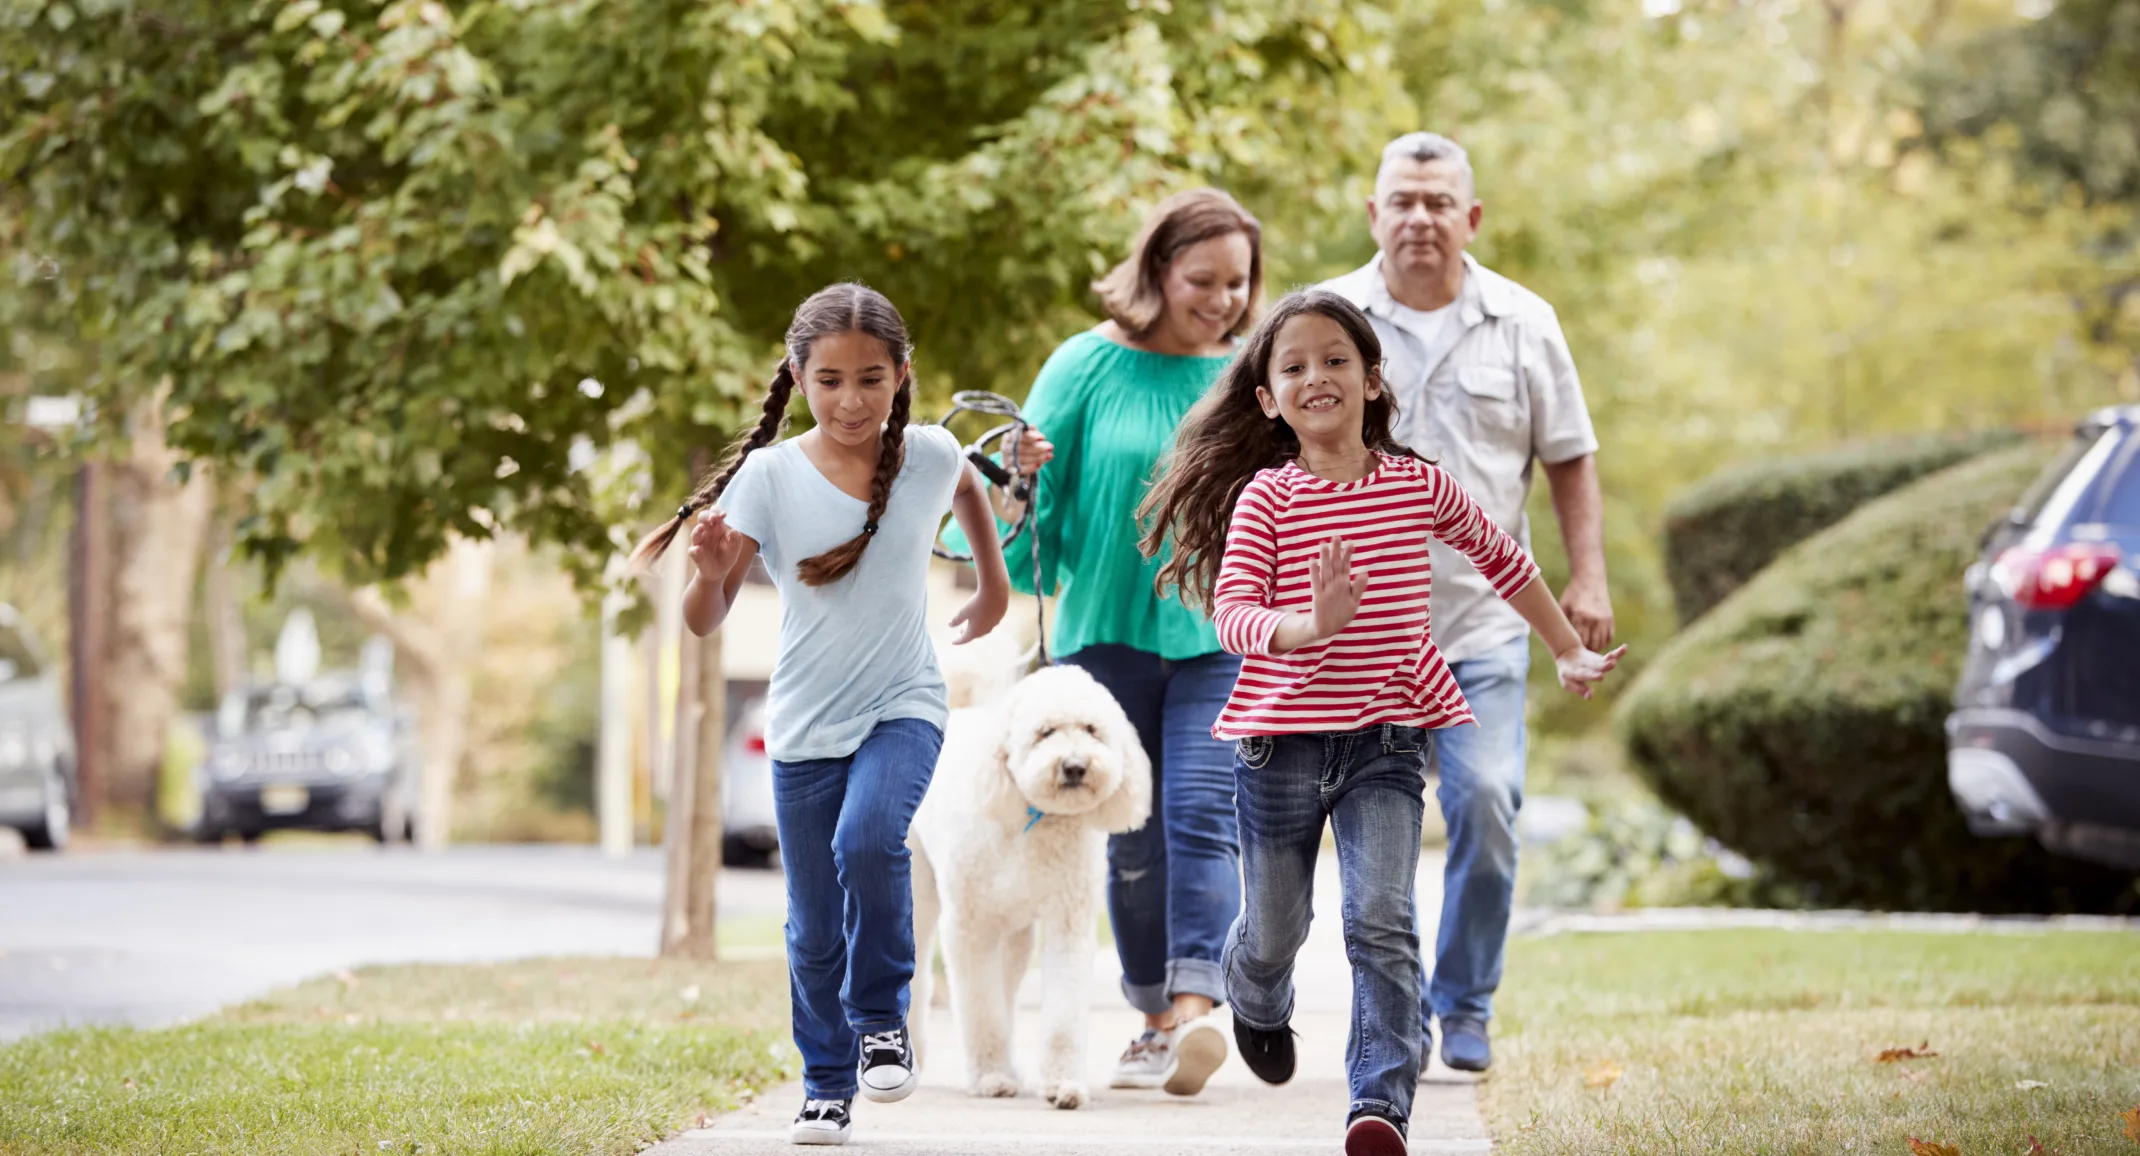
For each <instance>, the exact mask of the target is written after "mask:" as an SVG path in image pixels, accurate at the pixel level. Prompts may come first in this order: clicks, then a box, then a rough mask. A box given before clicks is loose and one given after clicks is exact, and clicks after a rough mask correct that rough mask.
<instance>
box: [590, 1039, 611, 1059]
mask: <svg viewBox="0 0 2140 1156" xmlns="http://www.w3.org/2000/svg"><path fill="white" fill-rule="evenodd" d="M587 1050H588V1051H590V1052H593V1053H594V1054H595V1055H598V1056H599V1055H601V1054H603V1053H604V1052H607V1051H608V1050H609V1049H608V1048H605V1047H603V1046H602V1043H601V1041H600V1040H588V1041H587Z"/></svg>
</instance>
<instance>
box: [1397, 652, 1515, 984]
mask: <svg viewBox="0 0 2140 1156" xmlns="http://www.w3.org/2000/svg"><path fill="white" fill-rule="evenodd" d="M1449 670H1450V673H1452V674H1454V675H1455V676H1456V685H1457V688H1458V689H1460V690H1462V691H1463V692H1464V701H1465V702H1467V703H1470V704H1471V713H1472V715H1473V717H1475V718H1477V719H1478V722H1477V723H1476V724H1467V725H1465V726H1460V727H1448V728H1445V729H1443V730H1437V731H1433V732H1430V733H1431V734H1432V736H1433V738H1432V747H1433V755H1434V757H1433V760H1432V765H1433V766H1434V767H1435V768H1436V769H1438V770H1439V772H1440V775H1441V785H1440V786H1439V787H1437V788H1436V789H1435V792H1434V794H1435V797H1436V798H1437V799H1438V800H1440V802H1441V805H1442V820H1443V822H1444V823H1446V824H1447V825H1448V828H1449V858H1448V862H1447V865H1446V866H1445V867H1444V868H1443V870H1442V914H1441V929H1440V931H1439V932H1438V933H1437V934H1436V936H1435V941H1434V972H1433V979H1432V981H1431V982H1430V983H1428V984H1427V985H1426V987H1425V988H1424V989H1423V990H1422V991H1421V992H1420V999H1419V1010H1420V1016H1421V1017H1422V1022H1424V1020H1425V1018H1426V1017H1429V1016H1469V1017H1472V1018H1476V1019H1481V1020H1484V1019H1489V1018H1491V1017H1492V1015H1493V1004H1494V989H1496V988H1498V987H1500V986H1501V961H1502V957H1503V955H1504V953H1505V949H1506V948H1507V945H1508V916H1509V909H1510V907H1511V906H1512V905H1513V904H1514V902H1515V898H1516V809H1517V808H1518V807H1521V806H1522V805H1523V763H1524V727H1523V721H1524V720H1523V705H1524V693H1523V686H1524V679H1525V678H1526V677H1528V676H1529V674H1530V670H1531V640H1530V637H1529V636H1528V635H1526V636H1524V637H1522V638H1518V639H1516V640H1515V641H1514V642H1509V643H1505V644H1503V645H1501V646H1499V647H1496V648H1494V649H1493V650H1491V651H1488V652H1487V653H1485V654H1482V655H1480V656H1479V657H1477V658H1474V659H1467V660H1465V661H1463V662H1455V663H1451V664H1450V665H1449ZM1421 915H1422V918H1423V917H1424V915H1425V909H1424V908H1421Z"/></svg>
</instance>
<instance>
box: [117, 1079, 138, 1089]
mask: <svg viewBox="0 0 2140 1156" xmlns="http://www.w3.org/2000/svg"><path fill="white" fill-rule="evenodd" d="M119 1086H120V1087H122V1088H131V1087H133V1086H134V1077H132V1076H128V1077H127V1078H126V1081H125V1082H124V1083H122V1084H120V1085H119Z"/></svg>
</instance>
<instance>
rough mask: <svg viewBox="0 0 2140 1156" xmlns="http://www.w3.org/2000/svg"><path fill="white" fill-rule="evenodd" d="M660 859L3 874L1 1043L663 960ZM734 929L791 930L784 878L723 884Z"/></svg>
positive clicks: (235, 852)
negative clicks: (332, 986) (447, 964)
mask: <svg viewBox="0 0 2140 1156" xmlns="http://www.w3.org/2000/svg"><path fill="white" fill-rule="evenodd" d="M660 902H661V862H660V857H659V853H658V852H656V851H651V850H642V851H639V852H636V853H634V854H633V855H632V856H630V857H628V858H624V859H605V858H603V857H602V856H601V855H600V854H598V853H597V852H595V851H594V850H593V849H591V848H584V847H480V848H459V849H455V850H451V851H447V852H444V853H441V854H436V855H424V854H418V853H416V852H413V851H410V850H408V849H407V848H390V849H379V848H373V847H369V846H363V845H351V846H348V847H341V846H318V845H300V846H292V847H288V848H277V847H274V846H272V841H271V845H269V846H266V847H261V848H257V849H249V850H248V849H239V848H236V847H231V848H227V849H216V848H198V849H195V848H186V849H175V850H167V851H130V852H114V853H103V854H90V853H84V854H72V855H64V856H57V857H54V856H42V855H39V856H30V857H27V858H16V859H10V860H0V1040H6V1039H13V1038H16V1037H19V1036H22V1035H25V1034H28V1033H30V1032H33V1031H40V1030H43V1029H47V1028H53V1027H58V1026H62V1025H67V1024H104V1023H128V1024H136V1025H141V1026H156V1025H162V1024H169V1023H174V1022H177V1021H180V1020H184V1019H189V1018H192V1017H194V1016H198V1015H203V1014H205V1013H208V1012H211V1011H214V1010H215V1009H216V1008H218V1007H222V1006H223V1005H225V1004H228V1003H232V1002H234V1001H237V1000H242V999H247V998H250V997H252V996H255V995H258V994H260V993H262V992H264V991H267V990H269V989H272V988H275V987H279V986H282V985H285V984H289V983H294V982H296V981H298V980H301V979H305V978H307V977H310V976H314V975H319V974H321V973H323V972H329V971H333V970H335V969H337V968H344V967H354V966H357V965H360V964H366V963H394V962H410V961H455V960H470V961H473V960H500V959H513V958H520V957H525V956H530V955H546V954H577V955H585V954H597V955H651V954H652V953H653V949H654V944H655V934H656V927H657V919H658V913H659V909H660ZM720 904H721V914H722V916H723V918H730V917H743V918H749V917H753V916H772V917H777V916H778V915H779V913H780V912H781V910H782V898H781V884H780V877H779V875H778V874H776V873H773V872H769V871H724V872H722V874H721V894H720Z"/></svg>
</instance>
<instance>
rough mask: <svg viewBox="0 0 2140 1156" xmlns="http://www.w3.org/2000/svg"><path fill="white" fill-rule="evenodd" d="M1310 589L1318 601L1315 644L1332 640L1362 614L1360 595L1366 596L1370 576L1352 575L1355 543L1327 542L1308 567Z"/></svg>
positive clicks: (1316, 602) (1314, 612)
mask: <svg viewBox="0 0 2140 1156" xmlns="http://www.w3.org/2000/svg"><path fill="white" fill-rule="evenodd" d="M1308 585H1309V589H1310V590H1311V591H1312V592H1313V593H1314V597H1315V609H1314V610H1313V611H1312V612H1311V613H1312V614H1313V615H1314V618H1315V640H1316V641H1317V642H1321V641H1322V640H1324V639H1326V638H1333V637H1335V636H1336V635H1337V632H1338V631H1340V630H1343V629H1345V627H1346V626H1347V625H1348V624H1350V623H1351V622H1352V616H1353V615H1355V614H1358V613H1359V612H1360V595H1362V594H1364V593H1366V592H1367V576H1366V575H1364V574H1355V573H1353V572H1352V543H1350V542H1347V541H1344V540H1343V539H1340V538H1332V539H1330V540H1329V541H1327V542H1324V543H1323V552H1322V554H1321V555H1320V556H1318V557H1317V558H1316V559H1315V560H1313V561H1311V562H1309V563H1308Z"/></svg>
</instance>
